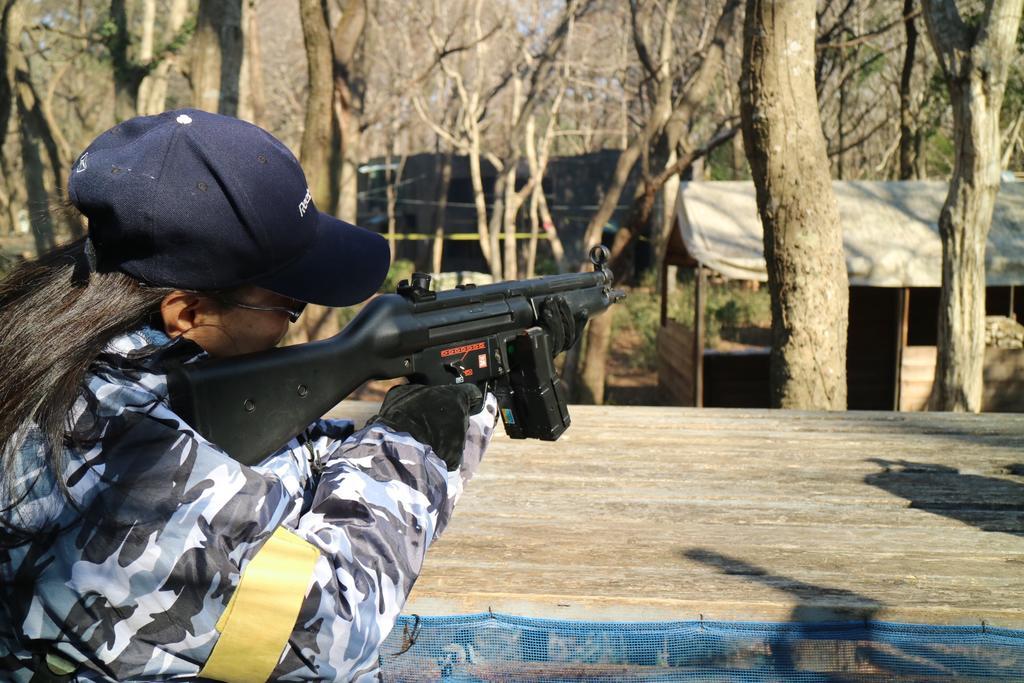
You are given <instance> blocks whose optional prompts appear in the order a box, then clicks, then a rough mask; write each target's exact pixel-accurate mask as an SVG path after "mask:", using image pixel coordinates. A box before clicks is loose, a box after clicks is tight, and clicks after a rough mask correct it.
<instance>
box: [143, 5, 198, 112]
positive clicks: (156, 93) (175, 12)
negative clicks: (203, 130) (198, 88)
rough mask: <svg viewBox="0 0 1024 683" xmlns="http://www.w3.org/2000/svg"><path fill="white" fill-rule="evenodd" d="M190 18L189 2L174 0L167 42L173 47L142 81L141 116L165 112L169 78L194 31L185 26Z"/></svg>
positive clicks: (191, 26) (168, 24)
mask: <svg viewBox="0 0 1024 683" xmlns="http://www.w3.org/2000/svg"><path fill="white" fill-rule="evenodd" d="M187 16H188V0H174V1H173V2H172V3H171V11H170V16H169V18H168V22H167V34H166V36H165V41H166V42H167V44H168V45H170V46H171V48H170V54H168V55H166V56H165V57H164V58H163V59H161V60H160V61H159V63H158V64H157V65H156V67H155V68H154V69H153V71H152V72H151V73H150V74H149V75H148V76H146V77H145V78H144V79H142V83H141V84H139V93H138V98H137V100H136V109H137V111H138V113H139V114H144V115H145V114H159V113H160V112H162V111H164V110H165V109H166V108H167V107H166V101H167V78H168V76H169V75H170V73H171V69H172V68H173V67H174V66H175V65H176V64H177V63H178V54H177V53H178V51H180V48H181V46H182V45H184V44H185V41H187V40H188V39H189V38H190V37H191V36H192V32H193V31H194V25H192V24H189V26H186V25H185V19H186V17H187Z"/></svg>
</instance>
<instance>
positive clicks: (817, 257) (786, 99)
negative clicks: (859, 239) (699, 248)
mask: <svg viewBox="0 0 1024 683" xmlns="http://www.w3.org/2000/svg"><path fill="white" fill-rule="evenodd" d="M814 10H815V6H814V2H813V0H784V1H780V2H771V1H770V0H747V10H746V12H747V14H746V21H745V25H744V31H743V67H744V68H743V73H744V76H743V78H742V79H741V80H740V92H741V98H740V99H741V106H740V112H741V115H742V120H743V140H744V146H745V148H746V151H747V159H748V161H749V162H750V167H751V172H752V174H753V177H754V183H755V185H756V187H757V207H758V212H759V213H760V215H761V222H762V224H763V225H764V246H765V259H766V260H767V264H768V286H769V290H770V292H771V300H772V354H771V391H772V404H773V405H774V406H776V407H780V408H802V409H831V410H843V409H845V408H846V333H847V307H848V300H849V291H848V286H847V275H846V264H845V260H844V258H843V244H842V237H841V232H840V225H839V208H838V205H837V203H836V200H835V197H834V195H833V193H832V183H831V177H830V174H829V164H828V157H827V154H826V147H825V137H824V134H823V133H822V129H821V120H820V117H819V113H818V104H817V96H816V92H815V80H814V66H815V57H814V27H815V14H814Z"/></svg>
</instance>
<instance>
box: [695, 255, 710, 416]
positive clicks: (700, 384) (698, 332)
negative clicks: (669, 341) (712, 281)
mask: <svg viewBox="0 0 1024 683" xmlns="http://www.w3.org/2000/svg"><path fill="white" fill-rule="evenodd" d="M696 276H697V277H696V278H695V280H696V286H695V287H694V299H695V302H694V307H693V405H694V406H696V407H698V408H703V407H704V308H705V302H706V301H707V293H706V292H705V291H704V289H705V286H706V285H707V280H706V279H705V275H704V264H703V263H700V262H699V261H698V262H697V272H696Z"/></svg>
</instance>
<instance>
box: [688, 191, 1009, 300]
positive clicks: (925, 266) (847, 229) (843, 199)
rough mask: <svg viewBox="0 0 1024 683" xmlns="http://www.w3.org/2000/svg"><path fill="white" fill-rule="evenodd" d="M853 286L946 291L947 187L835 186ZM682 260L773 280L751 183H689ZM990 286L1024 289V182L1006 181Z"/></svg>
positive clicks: (992, 242) (989, 266) (989, 264)
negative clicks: (943, 226) (942, 224)
mask: <svg viewBox="0 0 1024 683" xmlns="http://www.w3.org/2000/svg"><path fill="white" fill-rule="evenodd" d="M833 188H834V190H835V194H836V199H837V200H838V202H839V215H840V220H841V221H842V226H843V244H844V247H845V249H846V266H847V271H848V273H849V276H850V284H851V285H867V286H873V287H938V286H940V285H941V281H942V243H941V241H940V239H939V228H938V218H939V212H940V211H941V210H942V205H943V202H944V201H945V199H946V192H947V188H948V185H947V184H946V183H945V182H942V181H893V182H882V181H834V182H833ZM672 238H673V239H672V242H671V243H670V244H671V245H672V246H670V253H671V250H672V247H673V246H674V247H675V249H676V254H675V259H674V260H676V261H677V262H679V259H680V256H682V258H683V259H685V260H689V259H693V260H696V261H699V262H701V263H703V264H704V265H706V266H708V267H709V268H712V269H713V270H715V271H717V272H719V273H721V274H722V275H724V276H725V277H728V278H732V279H738V280H759V281H761V282H764V281H766V280H767V279H768V275H767V271H766V269H765V260H764V245H763V231H762V228H761V221H760V219H759V217H758V213H757V202H756V198H755V193H754V184H753V183H752V182H751V181H720V182H686V183H682V184H681V185H680V187H679V195H678V198H677V202H676V231H674V234H673V235H672ZM985 263H986V279H987V282H988V285H989V286H1005V285H1019V284H1024V183H1014V182H1009V183H1003V184H1002V186H1001V188H1000V191H999V194H998V196H997V198H996V208H995V212H994V215H993V217H992V228H991V231H990V233H989V240H988V249H987V251H986V257H985Z"/></svg>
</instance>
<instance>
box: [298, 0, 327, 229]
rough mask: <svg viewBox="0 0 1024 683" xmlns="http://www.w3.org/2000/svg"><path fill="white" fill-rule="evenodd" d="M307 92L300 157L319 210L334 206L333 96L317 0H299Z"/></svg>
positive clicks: (324, 20) (324, 21)
mask: <svg viewBox="0 0 1024 683" xmlns="http://www.w3.org/2000/svg"><path fill="white" fill-rule="evenodd" d="M300 11H301V16H302V33H303V37H304V38H305V45H306V62H307V70H308V72H309V92H308V93H307V95H306V119H305V125H304V126H303V129H302V143H301V147H300V150H299V161H300V163H301V164H302V168H303V170H304V171H305V172H306V180H307V181H308V182H309V191H310V194H312V196H313V202H314V203H315V204H316V205H317V207H318V208H321V207H322V209H321V210H328V211H329V210H330V207H331V206H333V203H332V201H331V200H332V199H333V197H332V191H331V183H330V176H331V147H332V144H331V143H332V132H331V122H332V102H333V98H334V77H333V57H332V51H331V34H330V32H329V31H328V26H327V18H326V17H325V16H324V13H323V11H322V9H321V5H320V2H318V0H301V3H300Z"/></svg>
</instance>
